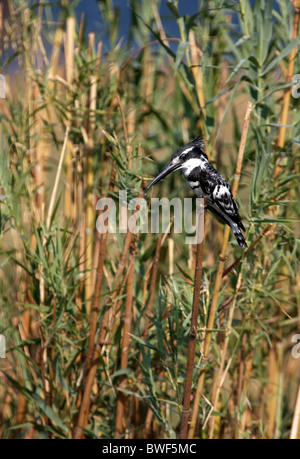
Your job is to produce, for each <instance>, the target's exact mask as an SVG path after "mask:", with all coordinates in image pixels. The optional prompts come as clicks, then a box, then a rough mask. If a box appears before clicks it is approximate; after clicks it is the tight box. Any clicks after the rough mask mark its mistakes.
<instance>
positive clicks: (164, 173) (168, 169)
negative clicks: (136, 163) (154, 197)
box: [146, 163, 182, 190]
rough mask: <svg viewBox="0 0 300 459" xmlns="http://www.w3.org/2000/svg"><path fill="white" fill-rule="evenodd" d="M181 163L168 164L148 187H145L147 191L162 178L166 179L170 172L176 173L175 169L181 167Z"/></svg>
mask: <svg viewBox="0 0 300 459" xmlns="http://www.w3.org/2000/svg"><path fill="white" fill-rule="evenodd" d="M181 165H182V164H181V163H176V164H172V163H169V164H168V165H167V166H166V167H165V168H164V169H163V170H162V171H161V173H160V174H158V176H157V177H155V179H154V180H153V181H152V182H151V183H150V185H148V186H147V188H146V189H147V190H149V188H151V187H152V186H153V185H155V184H156V183H157V182H159V181H160V180H161V179H162V178H164V177H166V176H167V175H169V174H170V173H171V172H173V171H176V169H179V168H180V167H181Z"/></svg>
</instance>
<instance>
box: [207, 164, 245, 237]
mask: <svg viewBox="0 0 300 459" xmlns="http://www.w3.org/2000/svg"><path fill="white" fill-rule="evenodd" d="M201 175H202V180H201V181H200V183H201V188H202V189H203V191H204V192H205V194H207V195H208V196H210V197H211V198H212V201H213V203H214V204H215V205H217V206H218V207H219V209H220V211H221V212H222V213H223V214H224V215H225V216H227V217H229V218H230V219H231V220H232V221H233V222H234V223H236V224H237V225H238V226H239V227H240V228H242V229H244V226H243V224H242V222H241V217H240V214H239V210H238V206H237V203H236V201H235V199H234V197H233V195H232V192H231V189H230V188H229V185H228V183H227V182H226V180H225V179H224V178H223V177H222V175H221V174H220V173H219V172H218V171H217V170H216V169H215V168H214V167H213V166H212V165H211V164H209V163H208V164H207V168H206V170H202V174H201Z"/></svg>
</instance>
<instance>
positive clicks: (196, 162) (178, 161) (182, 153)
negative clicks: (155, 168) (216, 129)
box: [147, 136, 207, 190]
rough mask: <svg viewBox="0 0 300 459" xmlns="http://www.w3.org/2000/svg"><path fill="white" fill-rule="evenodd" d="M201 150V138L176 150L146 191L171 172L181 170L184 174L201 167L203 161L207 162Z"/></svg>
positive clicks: (202, 143)
mask: <svg viewBox="0 0 300 459" xmlns="http://www.w3.org/2000/svg"><path fill="white" fill-rule="evenodd" d="M203 148H204V140H203V137H202V136H199V137H196V138H195V139H193V140H191V142H189V143H187V144H186V145H184V146H183V147H180V148H178V150H176V151H175V152H174V153H173V155H172V157H171V161H170V162H169V164H168V165H167V166H166V167H165V168H164V169H163V170H162V171H161V172H160V174H158V175H157V176H156V177H155V179H154V180H153V181H152V182H151V183H150V185H148V186H147V190H148V189H149V188H151V187H152V186H153V185H155V184H156V183H157V182H159V181H160V180H161V179H162V178H164V177H166V176H167V175H169V174H170V173H171V172H174V171H176V170H178V169H182V170H183V173H184V174H185V173H186V172H187V171H189V170H190V169H193V168H194V167H199V166H201V163H203V161H207V156H206V154H205V153H204V151H203Z"/></svg>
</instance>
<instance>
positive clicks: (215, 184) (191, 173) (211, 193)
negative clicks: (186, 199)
mask: <svg viewBox="0 0 300 459" xmlns="http://www.w3.org/2000/svg"><path fill="white" fill-rule="evenodd" d="M203 148H204V141H203V137H202V136H199V137H196V138H195V139H193V140H191V141H190V142H189V143H187V144H186V145H184V146H183V147H180V148H178V149H177V150H176V151H175V152H174V153H173V155H172V157H171V161H170V162H169V164H168V165H167V166H166V167H165V168H164V169H163V170H162V171H161V173H160V174H158V175H157V177H155V179H154V180H153V181H152V182H151V183H150V185H148V187H147V189H149V188H150V187H152V186H153V185H155V184H156V183H157V182H159V180H161V179H162V178H164V177H166V176H167V175H168V174H170V173H171V172H174V171H176V170H178V169H182V172H183V175H184V177H185V180H186V182H187V184H188V186H189V188H190V189H191V190H192V191H193V193H194V194H195V196H196V197H197V198H200V197H205V198H206V203H207V209H208V210H209V211H210V212H212V213H213V214H214V215H215V216H216V217H217V218H218V219H219V220H221V221H222V222H223V223H225V224H226V225H229V226H230V228H231V229H232V231H233V234H234V236H235V238H236V240H237V242H238V244H239V245H240V246H241V247H243V248H246V247H247V244H246V241H245V238H244V236H243V234H242V232H241V230H243V231H245V228H244V225H243V223H242V220H241V216H240V214H239V210H238V205H237V203H236V201H235V199H234V197H233V195H232V192H231V189H230V187H229V185H228V183H227V182H226V180H225V179H224V177H223V176H222V175H221V174H220V172H218V171H217V170H216V169H215V168H214V167H213V166H212V165H211V164H210V162H209V161H208V158H207V155H206V154H205V152H204V150H203Z"/></svg>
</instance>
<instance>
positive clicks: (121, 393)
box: [0, 0, 300, 439]
mask: <svg viewBox="0 0 300 459" xmlns="http://www.w3.org/2000/svg"><path fill="white" fill-rule="evenodd" d="M178 3H179V4H178ZM252 3H253V2H250V1H248V0H243V1H240V2H220V1H211V2H209V3H207V2H199V9H198V12H197V14H195V15H193V16H190V17H189V16H187V15H186V14H185V13H184V2H173V1H169V2H167V4H168V7H169V15H170V18H169V19H170V20H171V21H173V22H174V24H176V25H177V28H178V34H177V36H176V37H172V36H168V34H167V32H166V22H165V19H164V18H163V17H162V16H161V8H160V7H161V2H160V1H155V2H149V1H146V0H143V1H138V0H130V2H129V4H130V7H131V10H130V11H131V13H130V14H131V23H130V28H129V35H128V39H126V40H124V39H120V30H121V23H120V21H121V19H120V18H119V16H118V11H117V7H116V6H114V4H113V2H110V1H99V2H98V4H99V8H100V9H101V15H102V18H103V24H104V26H103V27H104V28H105V30H106V31H108V32H107V33H105V31H103V30H97V31H95V32H90V33H86V26H87V18H86V17H85V15H84V14H83V15H81V17H77V15H76V10H75V9H74V7H75V3H73V2H72V1H71V0H69V1H68V0H64V1H63V2H61V6H60V8H59V12H58V15H56V13H57V11H56V13H55V15H54V10H52V8H51V5H50V4H47V3H45V4H44V3H42V2H29V1H27V0H15V1H9V2H8V5H9V15H8V17H7V18H5V17H3V15H2V12H1V14H0V36H1V40H2V49H1V51H2V53H1V59H2V65H3V70H2V73H4V74H5V76H6V99H0V108H1V110H0V162H1V167H0V187H1V193H0V203H1V204H0V205H1V207H0V216H1V218H0V229H1V235H0V238H1V241H0V266H1V269H0V305H1V307H0V334H1V335H3V336H5V339H6V358H4V359H2V358H1V359H0V401H1V403H0V436H1V438H34V439H35V438H103V439H105V438H126V439H135V438H171V439H172V438H173V439H174V438H182V439H184V438H187V437H188V438H194V439H201V438H202V439H204V438H214V439H224V438H233V439H239V438H252V439H254V438H266V439H270V438H300V416H299V406H300V396H299V387H300V358H299V357H300V349H299V345H298V344H297V343H298V342H299V341H300V303H299V276H298V259H299V226H298V225H299V187H298V182H299V145H300V141H299V139H300V123H299V120H300V110H299V98H297V97H295V96H294V95H293V94H295V93H294V91H293V86H294V85H295V82H293V76H294V74H295V73H297V69H300V66H299V54H298V53H297V50H298V46H299V44H300V39H299V34H298V33H299V30H298V29H299V17H300V16H299V9H300V5H299V4H298V2H297V1H294V2H289V1H287V0H279V1H277V2H272V1H270V0H256V1H255V2H254V6H253V7H252V6H251V5H252ZM296 96H297V95H296ZM200 131H202V132H203V133H204V135H205V138H206V146H205V148H206V152H207V155H208V156H209V158H210V160H211V161H212V163H213V164H215V165H217V167H218V169H219V170H220V171H221V172H222V173H223V175H224V176H225V177H226V178H228V180H229V183H230V185H231V186H232V189H233V193H234V194H235V195H237V200H238V203H239V206H240V211H241V214H242V215H243V221H244V222H245V226H246V229H247V232H246V239H247V243H248V249H247V250H245V252H242V251H241V249H240V248H239V247H238V245H237V244H236V242H235V239H234V237H233V235H232V233H230V231H229V228H224V227H222V225H221V224H220V223H218V222H217V221H216V220H215V218H214V217H213V216H212V215H209V213H208V212H206V213H205V238H204V241H203V242H202V243H201V244H198V246H195V247H192V246H188V245H187V244H186V242H185V236H186V234H185V233H184V232H183V233H176V231H175V229H176V225H175V223H176V222H174V216H172V214H171V220H170V222H169V225H168V228H167V230H163V231H161V232H160V233H159V234H151V233H137V234H135V233H134V232H131V231H130V230H129V229H128V228H123V231H122V232H119V231H116V232H106V233H103V234H100V233H99V232H98V231H97V226H96V224H97V221H98V219H99V218H102V219H103V221H104V223H105V224H106V225H108V224H109V222H110V216H111V215H113V209H112V208H110V207H109V206H108V207H105V208H101V209H99V207H98V205H97V202H98V199H100V198H109V197H110V198H113V199H114V200H115V201H116V202H117V201H118V196H119V191H124V190H126V191H127V197H128V200H130V199H133V198H145V199H146V200H147V202H149V203H150V198H151V197H152V196H154V195H155V196H157V197H162V196H166V197H168V198H169V199H172V198H174V197H180V198H182V199H183V198H184V197H188V196H190V194H189V191H188V189H187V187H185V186H183V178H182V177H181V176H180V174H172V175H171V176H169V177H168V179H167V180H164V181H162V183H160V184H159V185H157V187H155V189H154V191H151V193H145V188H146V185H147V184H148V183H149V180H150V179H151V177H153V175H154V174H155V173H157V171H158V170H161V167H162V165H163V164H165V163H166V161H168V159H169V156H170V154H171V153H172V152H173V151H174V150H176V149H177V148H178V146H180V145H183V144H184V143H186V142H187V141H188V140H190V139H192V138H193V137H196V136H197V135H199V133H200ZM238 187H239V189H238ZM136 211H137V208H135V209H129V210H128V217H134V216H135V212H136ZM119 217H120V213H118V214H117V226H118V225H119V223H120V220H119Z"/></svg>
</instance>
